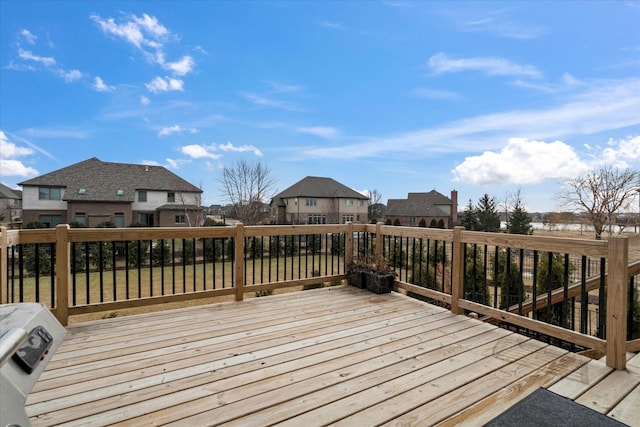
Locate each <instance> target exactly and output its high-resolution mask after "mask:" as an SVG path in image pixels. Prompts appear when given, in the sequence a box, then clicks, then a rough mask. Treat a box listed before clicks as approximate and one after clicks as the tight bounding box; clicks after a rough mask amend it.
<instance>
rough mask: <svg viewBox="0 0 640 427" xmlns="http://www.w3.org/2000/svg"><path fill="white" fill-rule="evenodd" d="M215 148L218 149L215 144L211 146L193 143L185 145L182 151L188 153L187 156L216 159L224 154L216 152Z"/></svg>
mask: <svg viewBox="0 0 640 427" xmlns="http://www.w3.org/2000/svg"><path fill="white" fill-rule="evenodd" d="M215 150H216V146H215V144H214V145H211V146H205V145H199V144H192V145H185V146H184V147H182V150H181V151H182V153H183V154H186V155H187V156H189V157H192V158H194V159H202V158H209V159H214V160H216V159H219V158H220V157H222V155H221V154H218V153H215V152H214V151H215Z"/></svg>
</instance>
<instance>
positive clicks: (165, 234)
mask: <svg viewBox="0 0 640 427" xmlns="http://www.w3.org/2000/svg"><path fill="white" fill-rule="evenodd" d="M235 235H236V230H235V227H196V228H189V227H129V228H71V229H69V231H68V239H69V242H93V241H122V240H161V239H194V238H195V239H200V238H227V237H234V236H235Z"/></svg>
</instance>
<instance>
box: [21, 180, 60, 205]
mask: <svg viewBox="0 0 640 427" xmlns="http://www.w3.org/2000/svg"><path fill="white" fill-rule="evenodd" d="M64 192H65V190H64V188H62V189H60V193H61V198H64ZM39 197H40V195H39V192H38V187H30V186H26V187H24V188H23V189H22V209H23V210H65V211H66V210H67V202H65V201H62V200H40V199H39Z"/></svg>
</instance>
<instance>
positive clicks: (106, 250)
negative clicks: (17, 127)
mask: <svg viewBox="0 0 640 427" xmlns="http://www.w3.org/2000/svg"><path fill="white" fill-rule="evenodd" d="M0 251H1V256H0V262H1V263H2V268H1V273H0V274H1V278H2V286H1V287H0V302H2V303H5V302H23V301H38V302H42V303H44V304H45V305H47V306H49V307H50V308H51V310H52V311H53V313H54V314H55V315H56V317H57V318H58V319H59V320H60V321H61V322H62V323H63V324H66V323H67V322H68V318H69V316H72V315H78V314H86V313H95V312H109V311H113V310H119V309H125V308H133V307H139V306H146V305H153V304H164V303H170V302H180V301H186V300H192V299H198V298H210V297H220V296H228V297H229V298H235V299H236V300H237V301H241V300H242V299H243V298H244V295H245V294H246V293H250V292H253V293H256V295H258V296H259V295H264V294H268V293H270V292H271V291H273V290H274V289H279V288H285V287H294V286H298V287H300V286H302V287H303V288H309V287H314V286H318V285H322V284H323V283H340V282H341V281H342V280H344V279H346V278H347V267H348V266H349V265H352V264H353V263H354V261H356V260H361V261H372V260H380V259H384V260H385V261H386V262H387V263H388V264H389V266H390V267H391V268H392V269H393V270H394V271H395V273H396V282H395V285H396V287H397V289H398V290H400V291H401V292H406V293H407V294H409V295H411V296H414V297H417V298H421V299H427V300H429V301H430V302H432V303H436V304H440V305H443V306H446V307H448V308H450V309H451V311H453V312H454V313H468V314H469V313H474V315H477V316H479V317H482V318H484V319H486V320H490V321H493V322H495V323H500V324H501V325H503V326H505V327H510V328H517V329H519V330H520V332H524V333H528V334H530V335H533V336H535V337H537V338H539V339H541V338H544V339H547V340H555V341H556V342H557V343H559V344H562V345H569V346H570V347H571V349H572V350H589V351H591V352H595V353H599V354H604V355H606V360H607V364H608V365H609V366H612V367H614V368H617V369H624V367H625V363H626V362H625V360H626V359H625V353H626V352H627V351H633V352H637V351H640V339H638V338H639V336H638V335H640V325H639V324H638V322H640V307H638V305H639V304H638V284H639V282H638V280H639V277H640V261H639V262H635V263H633V264H631V265H629V263H628V241H627V239H626V238H625V237H618V236H613V237H611V238H609V239H608V240H586V239H572V238H555V237H539V236H521V235H510V234H503V233H481V232H472V231H466V230H464V229H463V228H462V227H457V228H455V229H454V230H440V229H431V228H416V227H396V226H385V225H382V224H377V225H355V224H351V223H348V224H340V225H338V224H336V225H295V226H247V227H245V226H243V225H242V224H239V225H237V226H231V227H199V228H118V229H83V228H69V226H67V225H60V226H58V227H56V228H55V229H38V230H7V229H5V228H2V229H1V235H0Z"/></svg>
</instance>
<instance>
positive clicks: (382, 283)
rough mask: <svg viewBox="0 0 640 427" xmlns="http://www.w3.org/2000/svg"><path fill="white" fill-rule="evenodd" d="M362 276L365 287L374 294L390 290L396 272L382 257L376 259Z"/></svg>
mask: <svg viewBox="0 0 640 427" xmlns="http://www.w3.org/2000/svg"><path fill="white" fill-rule="evenodd" d="M364 276H365V286H366V288H367V289H368V290H369V291H371V292H374V293H376V294H386V293H389V292H391V290H392V289H393V282H394V281H395V279H396V273H395V272H394V271H393V269H392V268H391V266H390V265H389V263H387V262H386V261H385V260H384V259H377V260H376V261H375V262H374V263H373V265H372V266H371V268H370V269H369V270H368V271H366V272H365V273H364Z"/></svg>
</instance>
